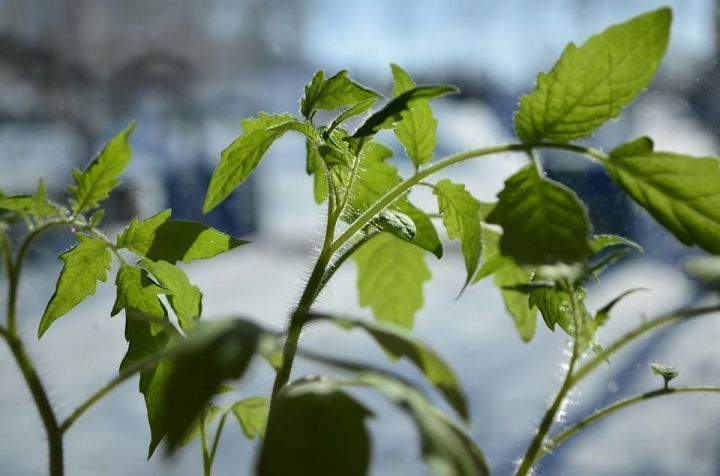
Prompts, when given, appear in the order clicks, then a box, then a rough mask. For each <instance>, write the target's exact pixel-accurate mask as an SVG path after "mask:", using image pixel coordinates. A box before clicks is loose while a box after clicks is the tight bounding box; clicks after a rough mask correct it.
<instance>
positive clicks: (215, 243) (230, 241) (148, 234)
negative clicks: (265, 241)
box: [117, 210, 247, 263]
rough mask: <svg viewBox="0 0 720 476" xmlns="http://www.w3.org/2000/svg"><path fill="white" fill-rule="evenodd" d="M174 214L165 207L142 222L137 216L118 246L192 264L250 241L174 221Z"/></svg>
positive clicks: (156, 258) (146, 254)
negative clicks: (172, 215) (191, 262)
mask: <svg viewBox="0 0 720 476" xmlns="http://www.w3.org/2000/svg"><path fill="white" fill-rule="evenodd" d="M170 214H171V211H170V210H164V211H162V212H160V213H158V214H157V215H154V216H152V217H150V218H148V219H147V220H144V221H142V222H138V220H137V218H134V219H133V221H132V222H131V223H130V225H129V226H128V227H127V228H125V230H123V232H122V234H121V235H119V236H118V238H117V246H118V247H120V248H127V249H129V250H130V251H132V252H133V253H136V254H138V255H140V256H144V257H146V258H150V259H151V260H153V261H160V260H162V261H167V262H169V263H175V262H176V261H184V262H186V263H189V262H190V261H192V260H196V259H205V258H212V257H213V256H216V255H219V254H220V253H224V252H225V251H228V250H231V249H233V248H235V247H237V246H240V245H244V244H246V243H247V242H246V241H243V240H238V239H236V238H233V237H232V236H229V235H226V234H225V233H222V232H220V231H218V230H216V229H214V228H212V227H209V226H207V225H203V224H202V223H197V222H191V221H182V220H171V219H170Z"/></svg>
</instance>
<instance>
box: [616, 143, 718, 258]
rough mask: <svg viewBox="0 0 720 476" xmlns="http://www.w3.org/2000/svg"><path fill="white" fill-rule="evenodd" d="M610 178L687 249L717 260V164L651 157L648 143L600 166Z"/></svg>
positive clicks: (679, 157)
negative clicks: (695, 250) (712, 255)
mask: <svg viewBox="0 0 720 476" xmlns="http://www.w3.org/2000/svg"><path fill="white" fill-rule="evenodd" d="M603 164H604V165H605V167H607V169H608V171H609V172H610V175H611V176H612V178H613V179H614V180H615V181H616V182H617V183H618V184H620V186H621V187H622V188H623V189H624V190H625V191H626V192H627V193H628V194H629V195H630V196H631V197H632V198H633V200H635V201H636V202H637V203H639V204H640V205H641V206H642V207H643V208H645V209H646V210H647V211H648V212H650V214H651V215H652V216H653V217H654V218H655V219H656V220H657V221H659V222H660V223H661V224H662V225H663V226H664V227H665V228H667V229H668V230H670V232H672V233H673V234H674V235H675V236H676V237H677V239H679V240H680V241H681V242H683V243H684V244H686V245H688V246H692V245H697V246H699V247H700V248H702V249H704V250H706V251H709V252H710V253H713V254H720V187H718V184H720V160H718V158H717V157H692V156H688V155H680V154H674V153H670V152H655V151H653V145H652V141H651V140H650V139H648V138H646V137H643V138H640V139H637V140H635V141H633V142H630V143H628V144H625V145H623V146H620V147H618V148H617V149H615V150H613V151H612V152H610V160H607V161H605V162H603Z"/></svg>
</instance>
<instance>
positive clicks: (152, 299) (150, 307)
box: [110, 264, 169, 320]
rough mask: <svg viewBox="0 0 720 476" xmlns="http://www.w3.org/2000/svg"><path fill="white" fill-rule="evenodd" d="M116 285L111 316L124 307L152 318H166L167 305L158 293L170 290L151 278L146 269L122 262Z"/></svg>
mask: <svg viewBox="0 0 720 476" xmlns="http://www.w3.org/2000/svg"><path fill="white" fill-rule="evenodd" d="M115 286H116V287H117V297H116V298H115V304H114V305H113V308H112V311H111V312H110V315H111V316H114V315H116V314H117V313H119V312H120V311H121V310H123V309H134V310H136V311H137V312H138V313H140V314H142V315H143V316H147V317H148V318H151V319H158V320H164V319H165V317H166V316H167V311H166V310H165V306H163V304H162V302H161V301H160V299H159V298H158V294H167V293H168V292H169V291H168V290H167V289H165V288H162V287H160V286H158V285H157V283H156V282H155V281H153V280H152V279H150V276H149V275H148V273H147V271H145V270H144V269H142V268H138V267H137V266H131V265H128V264H121V265H120V269H119V270H118V274H117V276H116V278H115Z"/></svg>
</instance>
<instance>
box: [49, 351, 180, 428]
mask: <svg viewBox="0 0 720 476" xmlns="http://www.w3.org/2000/svg"><path fill="white" fill-rule="evenodd" d="M172 355H173V351H163V352H158V353H156V354H152V355H148V356H147V357H145V358H143V359H140V360H138V361H136V362H135V363H133V364H132V365H129V366H127V367H125V368H124V369H122V370H121V371H120V372H119V373H118V374H117V376H115V378H113V379H112V380H110V381H109V382H108V383H106V384H105V385H103V386H102V387H101V388H100V389H99V390H97V391H96V392H95V393H93V394H92V395H90V396H89V397H88V398H87V399H86V400H85V401H84V402H83V403H81V404H80V406H78V407H77V408H76V409H75V411H73V412H72V413H71V414H70V416H69V417H67V418H66V419H65V421H63V422H62V424H61V425H60V431H61V432H62V433H65V432H66V431H68V430H69V429H70V427H71V426H72V425H73V424H74V423H75V422H76V421H77V420H78V419H79V418H80V417H81V416H82V415H83V414H84V413H85V412H87V411H88V410H89V409H90V408H91V407H92V406H93V405H95V404H96V403H97V402H98V401H100V400H101V399H102V398H103V397H104V396H105V395H107V394H108V393H110V392H111V391H112V390H114V389H115V387H117V386H118V385H120V384H121V383H123V382H124V381H126V380H127V379H129V378H130V377H132V376H133V375H135V374H137V373H140V372H142V371H143V370H145V369H148V368H150V367H152V366H153V365H155V364H157V363H158V362H160V361H161V360H163V359H164V358H167V357H170V356H172Z"/></svg>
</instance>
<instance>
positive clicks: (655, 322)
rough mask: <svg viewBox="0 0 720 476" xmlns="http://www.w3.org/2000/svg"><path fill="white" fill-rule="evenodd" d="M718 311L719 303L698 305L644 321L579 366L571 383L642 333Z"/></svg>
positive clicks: (719, 309)
mask: <svg viewBox="0 0 720 476" xmlns="http://www.w3.org/2000/svg"><path fill="white" fill-rule="evenodd" d="M719 311H720V305H714V306H707V307H699V308H695V309H688V310H685V311H677V312H673V313H670V314H666V315H664V316H660V317H656V318H654V319H651V320H649V321H647V322H644V323H642V324H641V325H639V326H638V327H636V328H635V329H633V330H631V331H630V332H628V333H627V334H625V335H624V336H622V337H621V338H619V339H618V340H616V341H615V342H613V343H612V344H610V345H609V346H607V347H605V348H603V350H602V351H601V352H599V353H598V354H596V355H595V357H593V358H592V359H591V360H589V361H588V362H587V363H586V364H585V365H583V366H582V367H580V368H579V369H578V370H577V371H576V372H575V374H574V375H573V384H577V383H578V382H580V381H581V380H582V379H584V378H585V377H587V376H588V374H590V372H592V371H593V370H595V368H597V367H598V366H599V365H600V364H602V363H603V362H606V361H607V360H608V359H609V358H610V356H612V355H613V354H615V353H616V352H617V351H619V350H620V349H622V348H623V347H625V346H626V345H628V344H629V343H630V342H632V341H634V340H635V339H637V338H638V337H640V336H642V335H644V334H645V333H647V332H649V331H651V330H653V329H655V328H657V327H660V326H664V325H667V324H672V323H674V322H677V321H681V320H683V319H691V318H694V317H699V316H703V315H705V314H710V313H713V312H719Z"/></svg>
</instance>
